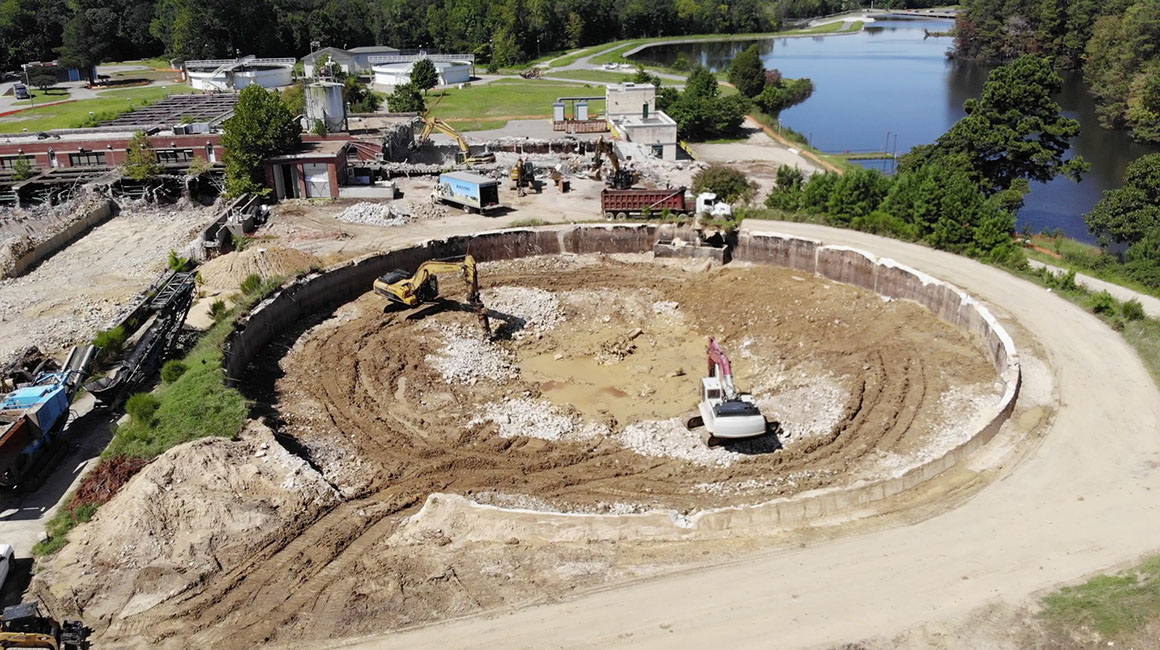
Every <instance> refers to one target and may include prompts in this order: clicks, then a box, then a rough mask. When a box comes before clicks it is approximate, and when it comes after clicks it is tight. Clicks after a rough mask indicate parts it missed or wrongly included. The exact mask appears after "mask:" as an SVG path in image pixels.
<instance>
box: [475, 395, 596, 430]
mask: <svg viewBox="0 0 1160 650" xmlns="http://www.w3.org/2000/svg"><path fill="white" fill-rule="evenodd" d="M486 422H492V423H494V424H496V425H497V426H498V427H499V435H500V437H502V438H515V437H518V436H526V437H528V438H539V439H541V440H565V439H584V438H591V437H593V436H595V435H598V434H600V433H604V434H606V435H607V432H608V429H607V428H606V427H602V426H601V425H599V424H596V423H595V422H586V421H584V420H581V419H580V418H579V417H577V416H575V415H569V414H564V413H561V412H560V409H558V408H557V407H555V406H554V405H552V403H551V402H549V401H547V400H533V399H529V398H526V397H515V398H507V399H504V400H502V401H498V402H492V403H490V404H485V405H484V407H483V411H482V413H481V414H480V415H479V416H478V417H476V418H475V419H473V420H472V421H471V422H470V424H472V425H478V424H482V423H486Z"/></svg>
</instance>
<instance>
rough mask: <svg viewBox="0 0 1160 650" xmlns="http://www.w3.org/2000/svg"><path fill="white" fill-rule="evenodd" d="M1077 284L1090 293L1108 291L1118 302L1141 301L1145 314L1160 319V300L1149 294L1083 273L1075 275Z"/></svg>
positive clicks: (1034, 265) (1061, 271)
mask: <svg viewBox="0 0 1160 650" xmlns="http://www.w3.org/2000/svg"><path fill="white" fill-rule="evenodd" d="M1027 263H1028V264H1030V265H1031V267H1032V268H1036V269H1039V268H1049V269H1051V270H1052V272H1053V273H1055V274H1056V275H1062V274H1064V273H1067V269H1061V268H1059V267H1058V266H1053V265H1051V264H1044V263H1043V262H1040V261H1037V260H1028V261H1027ZM1075 283H1076V284H1078V285H1080V286H1081V287H1084V288H1086V289H1088V290H1089V291H1107V292H1108V293H1110V294H1112V295H1113V296H1115V297H1116V299H1117V300H1122V301H1124V302H1127V301H1129V300H1139V301H1140V304H1141V305H1143V307H1144V313H1145V314H1148V315H1149V316H1151V317H1152V318H1160V300H1158V299H1157V298H1156V297H1154V296H1149V295H1148V294H1146V293H1140V292H1139V291H1133V290H1131V289H1129V288H1127V287H1121V286H1120V285H1118V284H1112V283H1111V282H1107V281H1104V280H1101V279H1099V278H1093V277H1092V276H1090V275H1084V274H1083V273H1076V274H1075Z"/></svg>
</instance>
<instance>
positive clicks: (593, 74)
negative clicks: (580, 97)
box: [549, 70, 668, 84]
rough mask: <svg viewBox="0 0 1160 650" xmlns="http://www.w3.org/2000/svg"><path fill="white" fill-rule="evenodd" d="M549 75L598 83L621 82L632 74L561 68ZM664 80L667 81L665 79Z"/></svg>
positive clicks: (629, 79) (630, 79)
mask: <svg viewBox="0 0 1160 650" xmlns="http://www.w3.org/2000/svg"><path fill="white" fill-rule="evenodd" d="M549 76H551V77H562V78H564V79H575V80H577V81H595V82H598V83H609V84H615V83H621V82H623V81H632V77H633V75H632V74H628V73H624V72H612V71H611V70H561V71H560V72H551V73H549ZM666 81H668V80H667V79H666Z"/></svg>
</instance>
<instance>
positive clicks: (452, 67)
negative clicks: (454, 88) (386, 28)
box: [370, 53, 475, 87]
mask: <svg viewBox="0 0 1160 650" xmlns="http://www.w3.org/2000/svg"><path fill="white" fill-rule="evenodd" d="M420 59H428V60H430V61H431V63H433V64H435V72H436V73H438V75H439V85H441V86H449V85H453V84H461V83H467V82H468V81H471V77H472V76H473V75H474V68H475V55H473V54H426V53H420V54H399V55H390V56H384V55H379V56H372V57H370V61H371V63H372V66H371V69H372V70H373V71H374V73H375V85H378V86H390V87H394V86H399V85H402V84H406V83H410V82H411V69H412V68H413V67H414V66H415V63H416V62H418V61H419V60H420Z"/></svg>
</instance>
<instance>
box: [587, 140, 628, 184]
mask: <svg viewBox="0 0 1160 650" xmlns="http://www.w3.org/2000/svg"><path fill="white" fill-rule="evenodd" d="M602 157H605V158H608V163H609V164H610V165H612V173H611V174H609V175H608V178H606V179H604V184H605V185H607V186H608V187H611V188H612V189H614V190H627V189H629V188H630V187H632V186H633V185H635V184H636V172H634V171H633V170H631V169H622V168H621V167H620V156H619V155H617V153H616V146H615V145H614V144H612V141H610V140H605V139H604V138H600V139H599V140H597V141H596V146H595V149H594V153H593V156H592V168H593V169H594V170H595V171H594V174H595V176H596V178H600V167H601V164H602V161H601V158H602Z"/></svg>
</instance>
